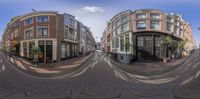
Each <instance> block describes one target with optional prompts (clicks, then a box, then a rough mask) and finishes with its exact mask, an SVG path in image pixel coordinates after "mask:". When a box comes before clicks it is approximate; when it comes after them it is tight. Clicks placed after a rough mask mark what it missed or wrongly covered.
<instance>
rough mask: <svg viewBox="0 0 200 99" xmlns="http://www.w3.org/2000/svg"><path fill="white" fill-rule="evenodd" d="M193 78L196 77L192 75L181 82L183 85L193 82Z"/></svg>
mask: <svg viewBox="0 0 200 99" xmlns="http://www.w3.org/2000/svg"><path fill="white" fill-rule="evenodd" d="M193 79H194V76H192V77H190V78H188V79H186V80H185V81H183V82H182V83H181V85H185V84H187V83H189V82H191V81H192V80H193Z"/></svg>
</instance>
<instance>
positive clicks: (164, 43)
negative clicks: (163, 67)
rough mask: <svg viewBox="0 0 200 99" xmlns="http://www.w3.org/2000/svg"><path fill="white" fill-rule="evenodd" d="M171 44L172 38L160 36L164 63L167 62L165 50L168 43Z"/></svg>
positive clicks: (167, 47)
mask: <svg viewBox="0 0 200 99" xmlns="http://www.w3.org/2000/svg"><path fill="white" fill-rule="evenodd" d="M171 44H172V38H171V37H170V36H169V35H168V36H164V37H163V38H162V45H163V50H164V55H163V61H164V63H166V62H167V52H168V51H167V50H168V49H169V45H171Z"/></svg>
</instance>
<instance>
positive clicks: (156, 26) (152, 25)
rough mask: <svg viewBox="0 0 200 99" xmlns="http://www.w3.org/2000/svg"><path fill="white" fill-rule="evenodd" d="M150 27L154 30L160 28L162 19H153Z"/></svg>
mask: <svg viewBox="0 0 200 99" xmlns="http://www.w3.org/2000/svg"><path fill="white" fill-rule="evenodd" d="M150 28H151V29H153V30H160V21H151V25H150Z"/></svg>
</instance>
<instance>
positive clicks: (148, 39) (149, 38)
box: [145, 36, 152, 47]
mask: <svg viewBox="0 0 200 99" xmlns="http://www.w3.org/2000/svg"><path fill="white" fill-rule="evenodd" d="M145 39H146V40H145V46H147V47H151V46H152V37H151V36H146V37H145Z"/></svg>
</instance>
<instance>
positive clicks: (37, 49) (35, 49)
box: [31, 47, 42, 65]
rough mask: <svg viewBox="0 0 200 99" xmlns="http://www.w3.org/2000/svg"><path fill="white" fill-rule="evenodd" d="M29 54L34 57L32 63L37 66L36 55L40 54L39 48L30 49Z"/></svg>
mask: <svg viewBox="0 0 200 99" xmlns="http://www.w3.org/2000/svg"><path fill="white" fill-rule="evenodd" d="M31 53H32V54H33V55H34V60H33V63H34V64H35V65H36V64H38V55H40V54H41V53H42V52H41V49H40V48H39V47H33V48H32V49H31Z"/></svg>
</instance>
